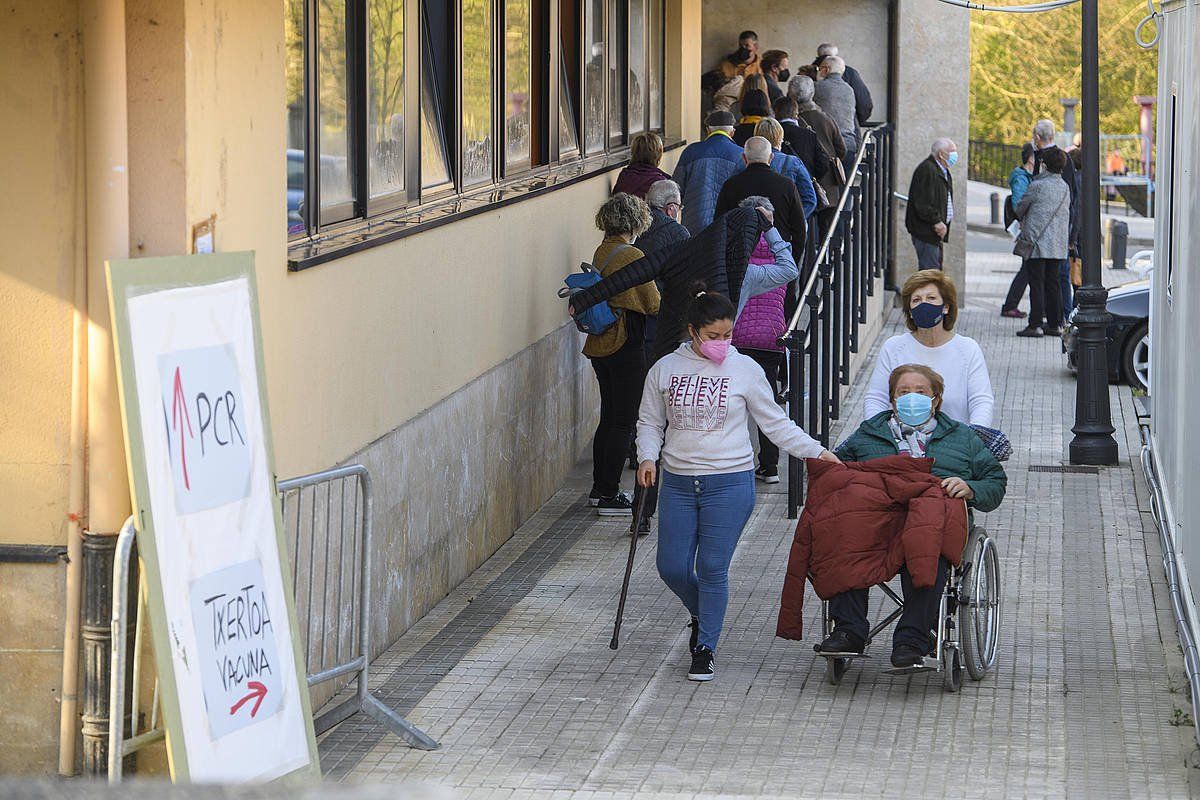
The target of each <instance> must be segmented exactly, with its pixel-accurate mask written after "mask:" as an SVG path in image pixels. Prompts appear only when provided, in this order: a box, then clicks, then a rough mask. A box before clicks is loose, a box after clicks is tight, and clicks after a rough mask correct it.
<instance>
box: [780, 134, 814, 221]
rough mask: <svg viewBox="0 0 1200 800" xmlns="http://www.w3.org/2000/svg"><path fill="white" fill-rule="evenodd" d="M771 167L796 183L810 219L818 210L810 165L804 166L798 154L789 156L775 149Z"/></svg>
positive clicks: (805, 212) (802, 203)
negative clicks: (809, 170) (809, 169)
mask: <svg viewBox="0 0 1200 800" xmlns="http://www.w3.org/2000/svg"><path fill="white" fill-rule="evenodd" d="M771 169H773V170H775V171H776V172H778V173H779V174H780V175H782V176H783V177H785V178H791V179H792V182H793V183H795V184H796V189H797V190H799V192H800V205H802V206H804V218H805V219H808V218H809V217H811V216H812V215H813V212H814V211H816V210H817V192H816V190H815V189H813V185H812V175H810V174H809V172H808V167H806V166H804V162H803V161H801V160H800V158H799V157H798V156H789V155H788V154H787V153H783V152H780V151H779V150H776V151H775V154H774V155H773V156H771Z"/></svg>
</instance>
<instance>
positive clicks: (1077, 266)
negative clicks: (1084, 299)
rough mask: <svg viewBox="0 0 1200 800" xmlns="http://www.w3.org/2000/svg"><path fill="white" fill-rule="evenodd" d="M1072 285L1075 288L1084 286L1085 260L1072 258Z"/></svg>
mask: <svg viewBox="0 0 1200 800" xmlns="http://www.w3.org/2000/svg"><path fill="white" fill-rule="evenodd" d="M1071 285H1072V286H1074V287H1075V288H1079V287H1080V286H1083V259H1082V258H1075V257H1072V258H1071Z"/></svg>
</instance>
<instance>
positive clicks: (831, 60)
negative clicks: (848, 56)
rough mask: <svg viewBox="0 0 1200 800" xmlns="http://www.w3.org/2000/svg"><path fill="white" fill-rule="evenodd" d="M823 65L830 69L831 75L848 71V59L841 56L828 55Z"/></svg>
mask: <svg viewBox="0 0 1200 800" xmlns="http://www.w3.org/2000/svg"><path fill="white" fill-rule="evenodd" d="M821 66H822V67H824V68H825V69H827V70H829V74H830V75H843V74H845V72H846V60H845V59H844V58H842V57H841V56H826V57H825V60H824V61H822V62H821Z"/></svg>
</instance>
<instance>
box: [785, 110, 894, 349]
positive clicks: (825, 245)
mask: <svg viewBox="0 0 1200 800" xmlns="http://www.w3.org/2000/svg"><path fill="white" fill-rule="evenodd" d="M887 127H888V125H887V123H881V124H879V125H873V126H871V127H870V128H863V140H862V144H861V145H859V148H858V154H857V155H856V156H855V157H854V166H852V167H851V168H850V174H849V175H847V176H846V189H847V190H849V188H850V186H851V185H853V183H854V179H855V178H857V177H858V173H859V171H860V170H861V169H862V162H863V158H864V157H865V156H866V154H867V142H869V141H872V140H874V138H875V136H876V134H877V133H878V132H879V131H881V130H884V129H886V128H887ZM849 196H850V192H849V191H843V192H842V196H841V197H839V198H838V203H837V206H836V210H835V211H834V214H833V224H831V225H830V226H829V230H827V231H825V239H824V241H822V242H821V249H820V250H818V251H817V257H816V258H815V259H813V264H814V266H815V265H816V264H820V263H821V262H822V261H824V260H825V259H826V258H828V257H829V245H830V243H831V242H832V241H833V236H834V233H835V232H836V231H837V229H838V224H839V223H840V222H841V220H842V211H844V210H845V208H846V198H848V197H849ZM817 274H818V271H817V270H816V269H814V270H813V271H812V274H810V275H809V276H808V280H807V281H805V283H804V288H803V289H801V290H800V296H801V297H807V296H808V293H809V292H811V291H812V290H813V286H814V285H815V283H816V280H817ZM804 309H805V306H804V305H803V304H801V305H799V306H797V307H796V313H794V314H792V319H791V322H789V323H788V328H787V331H786V332H785V334H784V335H787V334H788V333H792V332H793V331H795V330H796V326H798V325H799V324H800V316H801V313H802V312H803V311H804Z"/></svg>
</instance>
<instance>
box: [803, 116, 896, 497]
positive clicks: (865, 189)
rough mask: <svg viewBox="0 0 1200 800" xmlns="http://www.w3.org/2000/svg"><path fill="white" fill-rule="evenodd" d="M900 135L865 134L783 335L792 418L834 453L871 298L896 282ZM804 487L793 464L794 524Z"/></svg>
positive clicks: (886, 131)
mask: <svg viewBox="0 0 1200 800" xmlns="http://www.w3.org/2000/svg"><path fill="white" fill-rule="evenodd" d="M893 135H894V129H893V127H892V125H890V124H883V125H876V126H872V127H870V128H867V129H865V130H864V132H863V137H862V143H861V145H860V146H859V148H858V151H857V152H856V153H855V154H854V160H853V162H852V164H851V166H850V173H849V177H848V178H847V181H846V186H845V188H844V190H843V191H842V194H841V197H839V198H838V202H837V205H836V206H834V207H833V208H832V211H833V213H832V214H829V215H828V217H829V218H827V219H823V220H822V221H823V222H824V223H825V225H826V226H827V230H825V231H824V235H823V237H822V240H821V243H820V247H819V248H817V249H816V255H815V257H812V256H810V258H809V259H806V260H805V264H804V266H805V270H807V274H805V275H804V279H803V288H802V290H801V294H800V298H799V300H800V303H799V305H798V306H797V308H796V310H795V312H794V313H793V314H792V317H791V320H790V321H789V322H788V325H787V328H786V330H785V331H784V333H783V335H782V336H780V337H779V345H780V346H781V347H783V348H784V349H785V350H786V351H787V358H788V393H787V397H788V402H789V415H790V417H791V419H792V421H793V422H794V423H796V424H797V425H803V426H804V427H805V429H806V430H807V431H808V432H809V433H810V434H811V435H812V436H813V437H815V438H817V439H818V440H819V441H820V442H821V443H822V444H823V445H825V446H826V447H828V446H829V444H830V434H831V421H832V420H837V419H839V418H840V416H841V406H842V399H843V395H844V394H845V390H844V389H843V387H848V386H849V385H850V377H851V375H850V370H851V366H852V364H853V362H854V356H855V354H857V353H859V352H860V350H861V348H862V347H863V346H864V342H863V341H862V338H863V337H862V330H861V329H862V327H863V326H865V325H866V324H867V322H868V317H867V309H868V306H869V304H870V300H869V299H868V298H870V297H873V296H875V294H876V292H877V291H878V290H879V279H880V278H884V277H885V275H886V277H887V281H888V282H889V283H890V282H891V271H892V265H893V258H894V247H895V242H894V232H893V212H894V210H895V206H894V199H893V196H894V193H893V191H892V186H893V183H894V179H895V170H894V164H893V161H892V150H891V143H892V136H893ZM823 216H825V215H823ZM809 252H810V253H811V252H812V250H809ZM803 485H804V464H803V462H802V461H801V460H799V459H796V458H791V459H790V460H789V468H788V505H787V509H788V516H789V517H791V518H793V519H794V518H795V517H796V516H797V515H798V513H799V506H800V504H801V503H802V498H803V492H804V489H803Z"/></svg>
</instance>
